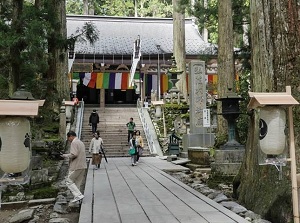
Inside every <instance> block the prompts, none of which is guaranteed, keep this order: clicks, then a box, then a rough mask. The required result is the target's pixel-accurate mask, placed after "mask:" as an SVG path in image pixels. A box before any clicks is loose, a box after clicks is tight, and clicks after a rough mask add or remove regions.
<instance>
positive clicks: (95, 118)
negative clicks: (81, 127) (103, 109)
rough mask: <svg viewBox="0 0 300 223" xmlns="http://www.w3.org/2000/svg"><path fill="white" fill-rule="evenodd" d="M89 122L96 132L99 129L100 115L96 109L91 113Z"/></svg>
mask: <svg viewBox="0 0 300 223" xmlns="http://www.w3.org/2000/svg"><path fill="white" fill-rule="evenodd" d="M89 123H90V125H91V126H92V132H93V133H95V132H96V131H97V124H98V123H99V115H98V114H97V112H96V110H95V109H94V110H93V112H92V113H91V115H90V118H89Z"/></svg>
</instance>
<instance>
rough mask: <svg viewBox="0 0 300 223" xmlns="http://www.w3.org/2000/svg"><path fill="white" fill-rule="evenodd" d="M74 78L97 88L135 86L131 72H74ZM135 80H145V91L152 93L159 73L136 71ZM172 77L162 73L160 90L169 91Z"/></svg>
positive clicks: (155, 88) (122, 88)
mask: <svg viewBox="0 0 300 223" xmlns="http://www.w3.org/2000/svg"><path fill="white" fill-rule="evenodd" d="M186 76H187V77H186V81H187V86H188V75H186ZM72 78H73V79H77V80H80V81H79V82H78V84H83V83H84V85H86V86H87V87H90V88H96V89H121V90H127V89H134V87H129V84H128V81H129V72H123V73H109V72H104V73H102V72H92V73H84V72H80V73H78V72H74V73H72ZM134 79H135V80H140V79H142V80H143V81H144V86H145V93H146V94H148V95H149V94H151V90H157V74H153V75H152V74H143V73H141V74H139V73H135V75H134ZM169 80H170V78H169V76H168V75H167V74H165V73H162V74H161V75H160V92H161V93H162V94H163V93H165V92H168V90H169V89H171V87H172V83H171V82H170V81H169Z"/></svg>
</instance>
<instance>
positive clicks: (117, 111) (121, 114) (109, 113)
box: [81, 107, 150, 157]
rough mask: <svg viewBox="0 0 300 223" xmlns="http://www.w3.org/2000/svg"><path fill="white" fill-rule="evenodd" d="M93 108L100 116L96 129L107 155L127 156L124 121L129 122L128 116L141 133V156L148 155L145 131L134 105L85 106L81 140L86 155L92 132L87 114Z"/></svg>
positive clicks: (127, 147)
mask: <svg viewBox="0 0 300 223" xmlns="http://www.w3.org/2000/svg"><path fill="white" fill-rule="evenodd" d="M93 109H96V110H97V113H98V114H99V117H100V123H99V124H98V131H100V137H101V138H102V139H103V142H104V149H105V154H106V156H107V157H124V156H129V155H128V149H129V146H128V145H127V127H126V123H127V122H129V119H130V117H132V118H133V121H134V122H135V124H136V129H137V130H140V132H141V135H142V137H143V140H144V154H143V156H149V155H150V153H149V149H148V144H147V140H146V137H145V133H144V130H143V127H142V123H141V121H140V118H139V114H138V112H137V109H136V107H106V108H99V107H85V108H84V117H83V125H82V133H81V140H82V141H83V143H84V144H85V147H86V151H87V157H91V155H90V154H88V149H89V145H90V141H91V139H92V138H93V134H92V131H91V129H92V128H91V126H89V116H90V114H91V112H92V111H93Z"/></svg>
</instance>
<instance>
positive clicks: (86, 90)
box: [77, 85, 139, 104]
mask: <svg viewBox="0 0 300 223" xmlns="http://www.w3.org/2000/svg"><path fill="white" fill-rule="evenodd" d="M138 97H139V95H137V94H136V93H135V90H134V89H127V90H120V89H105V104H136V101H137V99H138ZM77 98H78V100H80V101H81V100H84V102H85V103H86V104H100V89H96V88H90V87H87V86H85V85H78V86H77Z"/></svg>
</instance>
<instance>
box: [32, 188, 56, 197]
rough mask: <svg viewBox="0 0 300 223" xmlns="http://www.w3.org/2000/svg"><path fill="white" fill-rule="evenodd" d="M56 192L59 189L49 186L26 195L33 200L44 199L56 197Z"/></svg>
mask: <svg viewBox="0 0 300 223" xmlns="http://www.w3.org/2000/svg"><path fill="white" fill-rule="evenodd" d="M58 192H59V189H57V188H53V187H51V186H50V187H43V188H39V189H35V190H32V191H29V192H28V194H29V195H33V196H34V199H44V198H52V197H57V194H58Z"/></svg>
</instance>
